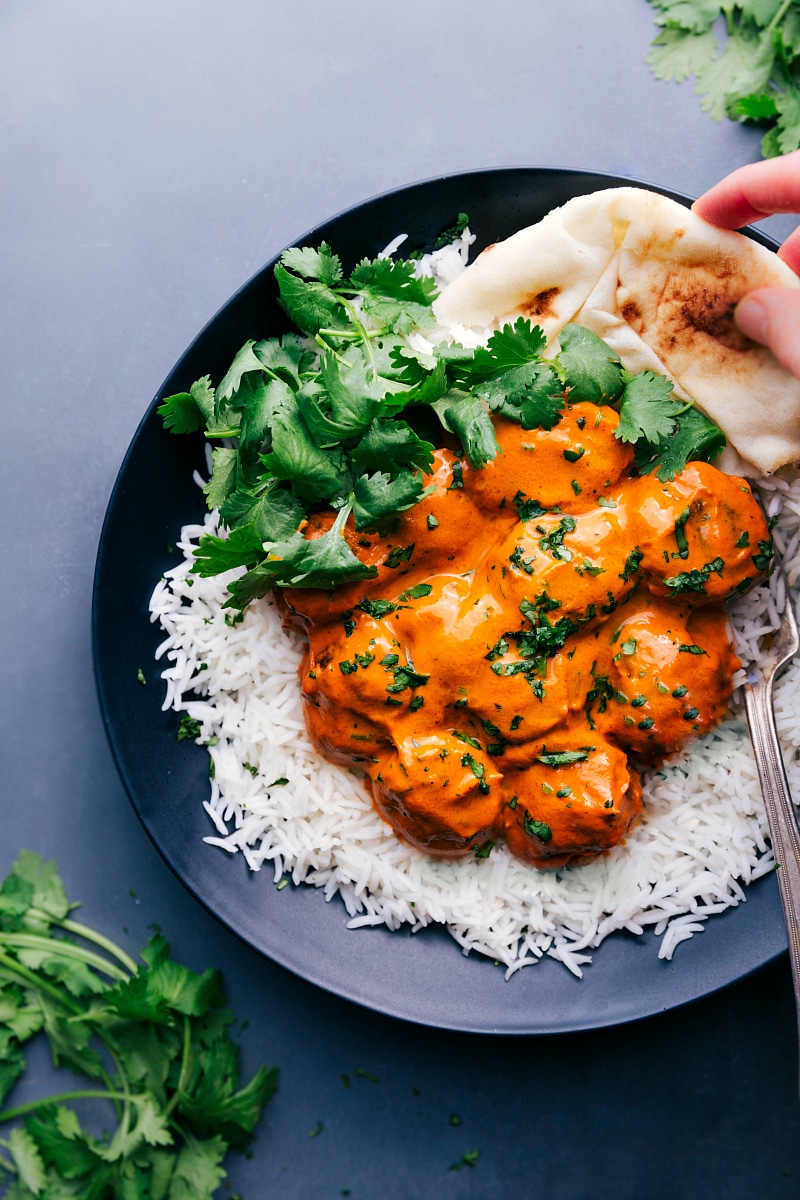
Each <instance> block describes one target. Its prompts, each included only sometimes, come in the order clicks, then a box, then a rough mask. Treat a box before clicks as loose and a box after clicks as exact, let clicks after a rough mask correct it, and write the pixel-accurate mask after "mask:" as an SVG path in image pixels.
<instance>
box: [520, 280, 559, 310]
mask: <svg viewBox="0 0 800 1200" xmlns="http://www.w3.org/2000/svg"><path fill="white" fill-rule="evenodd" d="M560 294H561V288H559V287H551V288H545V289H544V291H541V292H537V293H536V295H535V296H531V297H529V299H528V300H526V302H525V303H524V304H523V305H522V311H523V313H524V314H525V316H526V317H558V312H557V311H556V309H555V308H554V307H553V301H554V300H555V298H556V296H559V295H560Z"/></svg>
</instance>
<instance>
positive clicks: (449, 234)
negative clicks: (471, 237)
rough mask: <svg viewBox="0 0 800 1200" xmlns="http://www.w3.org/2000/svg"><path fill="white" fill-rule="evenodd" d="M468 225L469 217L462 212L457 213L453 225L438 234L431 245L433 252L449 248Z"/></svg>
mask: <svg viewBox="0 0 800 1200" xmlns="http://www.w3.org/2000/svg"><path fill="white" fill-rule="evenodd" d="M468 225H469V217H468V216H467V214H466V213H463V212H462V213H459V214H458V216H457V218H456V220H455V221H454V223H453V224H452V225H451V226H450V227H449V228H448V229H445V230H443V232H442V233H440V234H439V236H438V237H437V239H436V241H435V242H434V243H433V248H434V250H441V249H442V247H443V246H449V245H450V243H451V242H456V241H458V239H459V238H460V237H461V235H462V233H463V232H464V230H465V229H466V228H467V226H468Z"/></svg>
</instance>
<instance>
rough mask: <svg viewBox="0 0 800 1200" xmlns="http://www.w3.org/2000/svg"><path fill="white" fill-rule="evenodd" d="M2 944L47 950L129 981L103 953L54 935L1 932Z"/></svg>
mask: <svg viewBox="0 0 800 1200" xmlns="http://www.w3.org/2000/svg"><path fill="white" fill-rule="evenodd" d="M0 945H6V946H20V947H22V948H23V949H26V950H46V951H48V953H50V954H55V955H58V956H59V957H61V958H74V959H77V960H78V962H83V963H86V964H87V966H90V967H94V968H95V969H96V970H98V971H102V972H103V974H104V975H108V976H109V977H110V978H111V979H116V980H119V981H122V982H127V979H128V975H127V973H126V972H125V971H122V970H120V968H119V967H117V966H115V965H114V963H110V962H109V961H108V960H107V959H105V958H103V957H102V956H101V955H99V954H94V953H93V952H92V951H91V950H84V949H83V947H82V946H73V945H71V944H70V943H69V942H62V941H58V940H57V939H56V938H53V937H49V936H48V937H42V936H41V935H40V934H38V933H2V934H0Z"/></svg>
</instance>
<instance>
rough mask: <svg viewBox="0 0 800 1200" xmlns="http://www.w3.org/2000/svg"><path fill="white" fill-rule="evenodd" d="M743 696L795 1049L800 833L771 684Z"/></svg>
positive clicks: (799, 990) (799, 992)
mask: <svg viewBox="0 0 800 1200" xmlns="http://www.w3.org/2000/svg"><path fill="white" fill-rule="evenodd" d="M744 693H745V706H746V710H747V723H748V725H749V726H750V736H751V737H752V739H753V748H754V750H755V758H756V767H757V768H758V777H759V780H760V782H761V791H762V793H763V795H764V807H765V808H766V811H767V821H768V823H769V833H770V839H771V841H772V850H773V853H774V855H775V862H776V864H778V865H777V866H776V870H775V874H776V875H777V876H778V886H779V888H780V893H781V903H782V905H783V915H784V917H785V918H786V930H787V933H788V935H789V959H790V961H791V964H792V979H793V981H794V996H795V1008H796V1011H797V1022H798V1046H799V1047H800V833H798V827H797V820H796V818H795V814H794V805H793V804H792V798H791V793H790V791H789V782H788V780H787V778H786V768H785V767H784V765H783V757H782V755H781V748H780V743H779V741H778V730H777V727H776V725H775V712H774V710H773V707H772V680H769V682H767V683H758V684H756V685H753V684H749V683H748V684H745V689H744Z"/></svg>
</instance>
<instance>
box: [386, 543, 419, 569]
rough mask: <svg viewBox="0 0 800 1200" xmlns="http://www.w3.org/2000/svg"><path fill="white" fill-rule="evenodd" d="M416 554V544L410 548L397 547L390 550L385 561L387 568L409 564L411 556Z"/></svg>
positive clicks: (412, 544)
mask: <svg viewBox="0 0 800 1200" xmlns="http://www.w3.org/2000/svg"><path fill="white" fill-rule="evenodd" d="M413 553H414V543H413V542H412V543H411V545H410V546H395V547H394V549H392V550H390V551H389V553H388V554H387V555H386V558H385V559H384V561H383V565H384V566H385V567H392V568H394V567H399V566H400V564H401V563H403V562H408V560H409V559H410V558H411V555H412V554H413Z"/></svg>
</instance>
